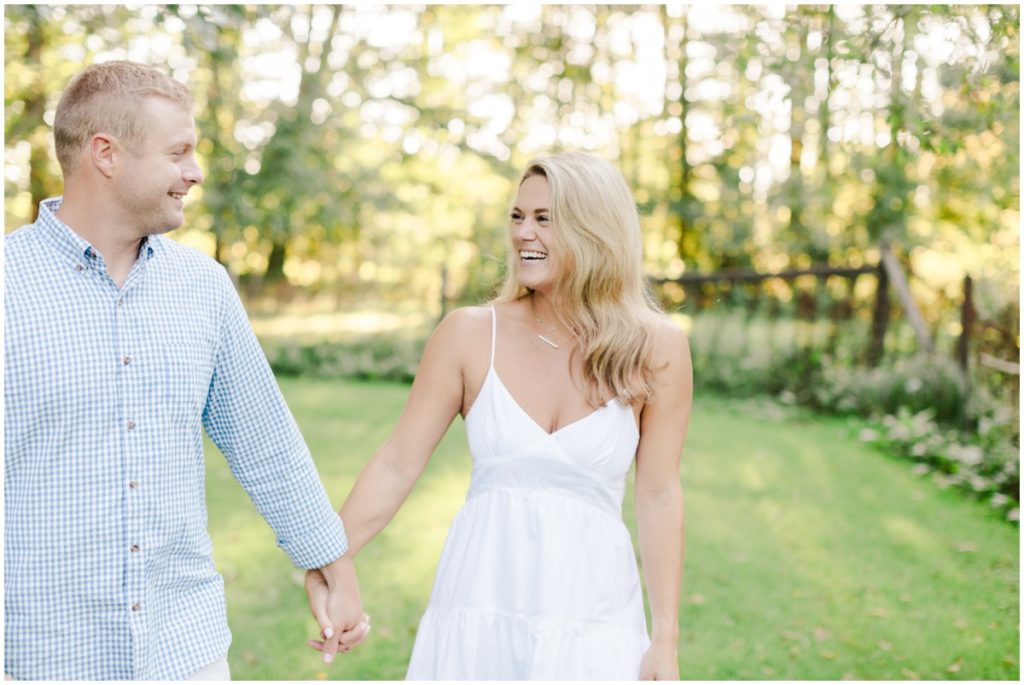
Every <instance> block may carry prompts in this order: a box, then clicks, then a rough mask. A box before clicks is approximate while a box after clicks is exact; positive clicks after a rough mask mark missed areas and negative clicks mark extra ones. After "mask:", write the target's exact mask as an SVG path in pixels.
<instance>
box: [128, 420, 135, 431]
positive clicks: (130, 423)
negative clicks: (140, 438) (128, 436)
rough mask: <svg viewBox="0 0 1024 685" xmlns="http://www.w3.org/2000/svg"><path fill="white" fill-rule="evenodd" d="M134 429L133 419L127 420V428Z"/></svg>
mask: <svg viewBox="0 0 1024 685" xmlns="http://www.w3.org/2000/svg"><path fill="white" fill-rule="evenodd" d="M134 429H135V422H134V421H129V422H128V430H134Z"/></svg>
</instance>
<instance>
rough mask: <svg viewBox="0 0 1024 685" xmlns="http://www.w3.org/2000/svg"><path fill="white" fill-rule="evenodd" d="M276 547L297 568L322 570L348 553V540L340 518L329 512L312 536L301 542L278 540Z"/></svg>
mask: <svg viewBox="0 0 1024 685" xmlns="http://www.w3.org/2000/svg"><path fill="white" fill-rule="evenodd" d="M278 545H280V547H281V549H283V550H284V551H285V553H286V554H287V555H288V557H289V558H290V559H291V560H292V563H293V564H295V566H297V567H298V568H303V569H312V568H323V567H324V566H326V565H327V564H329V563H331V562H332V561H335V560H336V559H337V558H338V557H340V556H341V555H342V554H344V553H345V552H346V551H348V538H347V537H346V536H345V526H344V525H343V524H342V522H341V517H340V516H338V514H336V513H335V512H334V511H331V514H330V516H329V517H327V518H325V519H324V521H323V523H322V524H321V525H320V526H319V527H318V529H317V531H316V532H315V533H314V534H312V535H308V536H306V537H305V538H304V539H302V540H291V541H289V542H284V541H281V540H278Z"/></svg>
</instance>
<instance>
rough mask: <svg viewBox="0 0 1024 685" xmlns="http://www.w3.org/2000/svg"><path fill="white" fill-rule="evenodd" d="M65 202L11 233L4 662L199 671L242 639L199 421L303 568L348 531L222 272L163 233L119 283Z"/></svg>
mask: <svg viewBox="0 0 1024 685" xmlns="http://www.w3.org/2000/svg"><path fill="white" fill-rule="evenodd" d="M59 206H60V198H55V199H51V200H47V201H46V202H44V203H43V204H42V205H41V206H40V208H39V218H38V219H37V220H36V222H35V223H34V224H31V225H29V226H25V227H23V228H21V229H19V230H17V231H15V232H13V233H11V234H10V235H8V236H7V237H6V238H5V240H4V244H5V262H6V264H5V270H6V273H5V278H4V287H5V298H4V372H5V375H4V468H5V474H4V622H5V626H4V628H5V639H4V670H5V672H6V673H9V674H11V675H13V676H14V677H16V678H30V679H89V680H110V679H179V678H183V677H187V676H189V675H190V674H192V673H194V672H196V671H197V670H199V669H201V668H203V667H204V666H206V665H208V664H210V663H212V662H214V661H217V660H218V659H220V658H222V657H224V656H225V655H226V654H227V651H228V645H229V644H230V642H231V634H230V632H229V631H228V626H227V616H226V612H225V604H224V582H223V580H222V579H221V577H220V575H219V574H218V573H217V571H216V570H215V568H214V564H213V557H212V549H211V544H210V537H209V535H208V534H207V530H206V501H205V479H204V476H205V469H204V462H203V445H202V432H201V428H202V427H205V428H206V431H207V433H208V434H209V435H210V437H211V439H212V440H213V442H214V443H215V444H216V445H217V446H218V447H219V448H220V450H221V451H222V452H223V453H224V455H225V456H226V458H227V460H228V463H229V465H230V467H231V471H232V472H233V473H234V475H235V477H236V478H237V479H238V481H239V482H240V483H241V484H242V486H243V487H244V488H245V490H246V491H247V492H248V493H249V495H250V497H252V500H253V502H254V503H255V504H256V507H257V508H258V510H259V511H260V513H261V514H262V515H263V517H264V518H265V519H266V520H267V522H268V523H269V524H270V526H271V527H272V528H273V529H274V532H275V533H276V535H277V538H278V544H279V545H280V546H281V547H282V548H283V549H284V550H285V552H287V554H288V555H289V557H291V559H292V561H293V563H295V565H296V566H299V567H300V568H318V567H320V566H323V565H325V564H326V563H329V562H330V561H332V560H334V559H336V558H337V557H339V556H340V555H341V554H343V553H344V552H345V549H346V546H347V542H346V540H345V533H344V530H343V528H342V525H341V520H340V519H339V518H338V515H337V514H336V513H335V511H334V510H333V509H332V508H331V504H330V502H329V501H328V498H327V495H326V493H325V492H324V488H323V485H322V484H321V482H320V480H319V478H318V476H317V472H316V468H315V466H314V465H313V461H312V459H311V458H310V455H309V451H308V449H307V448H306V444H305V442H304V441H303V439H302V436H301V435H300V434H299V430H298V427H297V426H296V424H295V421H294V419H293V418H292V416H291V414H290V413H289V411H288V408H287V407H286V405H285V403H284V400H283V398H282V397H281V393H280V391H279V389H278V387H277V384H276V382H275V381H274V377H273V375H272V373H271V371H270V367H269V366H268V365H267V361H266V358H265V357H264V355H263V352H262V350H261V349H260V346H259V343H258V342H257V340H256V337H255V335H254V334H253V331H252V328H251V326H250V325H249V322H248V319H247V318H246V315H245V311H244V309H243V308H242V304H241V302H240V300H239V298H238V295H237V293H236V292H235V290H234V287H233V286H232V283H231V281H230V279H229V278H228V275H227V273H226V272H225V270H224V269H223V268H222V267H220V266H219V265H218V264H217V263H216V262H214V261H213V260H212V259H210V258H209V257H206V256H205V255H202V254H201V253H199V252H197V251H195V250H192V249H190V248H187V247H184V246H182V245H179V244H178V243H175V242H174V241H172V240H169V239H167V238H164V237H162V236H153V237H149V238H147V239H146V240H144V242H143V243H142V247H141V250H140V253H139V258H138V260H137V261H136V263H135V264H134V266H133V267H132V270H131V272H130V274H129V276H128V278H127V280H126V281H125V283H124V285H123V287H121V288H120V289H119V288H118V287H117V286H116V285H115V283H114V282H113V280H111V278H110V277H109V275H108V274H107V271H106V268H105V266H104V262H103V258H102V256H101V255H99V254H98V253H97V252H96V251H95V250H94V249H93V248H92V247H91V246H90V245H89V243H88V242H87V241H85V240H84V239H83V238H81V237H80V236H79V235H77V234H76V233H74V232H73V231H72V230H71V229H70V228H69V227H68V226H67V225H65V224H64V223H63V222H61V221H60V220H59V219H57V218H56V217H55V216H54V211H56V209H57V208H58V207H59ZM214 496H216V493H214ZM282 582H286V581H285V579H282ZM295 639H296V641H297V643H298V642H301V640H302V636H301V635H296V636H295Z"/></svg>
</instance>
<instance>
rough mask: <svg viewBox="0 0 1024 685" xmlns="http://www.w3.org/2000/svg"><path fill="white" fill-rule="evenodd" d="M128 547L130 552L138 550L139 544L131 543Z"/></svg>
mask: <svg viewBox="0 0 1024 685" xmlns="http://www.w3.org/2000/svg"><path fill="white" fill-rule="evenodd" d="M129 549H130V550H131V551H132V552H138V551H139V546H138V545H132V546H131V547H129Z"/></svg>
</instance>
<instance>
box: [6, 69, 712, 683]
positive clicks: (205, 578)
mask: <svg viewBox="0 0 1024 685" xmlns="http://www.w3.org/2000/svg"><path fill="white" fill-rule="evenodd" d="M192 106H193V103H192V98H191V96H190V94H189V92H188V90H187V89H186V88H185V87H184V86H183V85H181V84H180V83H178V82H177V81H174V80H173V79H170V78H169V77H167V76H166V75H164V74H162V73H161V72H159V71H157V70H155V69H151V68H149V67H145V66H142V65H138V64H133V63H129V62H109V63H105V64H100V65H94V66H91V67H89V68H87V69H85V70H84V71H83V72H81V73H80V74H78V75H77V76H76V77H75V78H74V79H73V80H72V81H71V82H70V84H69V85H68V87H67V88H66V90H65V92H64V93H63V95H62V97H61V100H60V103H59V105H58V107H57V112H56V117H55V120H54V137H55V143H56V151H57V157H58V160H59V162H60V165H61V169H62V172H63V175H64V195H63V196H62V197H60V198H54V199H50V200H46V201H44V202H43V203H41V205H40V207H39V215H38V217H37V219H36V221H35V222H34V223H33V224H30V225H28V226H25V227H23V228H21V229H19V230H17V231H14V232H13V233H11V234H10V235H8V236H7V237H6V239H5V260H6V269H5V300H4V322H5V327H4V371H5V381H4V402H5V404H4V407H5V408H4V418H5V423H4V440H5V443H4V444H5V447H4V463H5V481H4V485H5V489H4V514H5V519H4V521H5V523H4V534H5V538H4V552H5V554H4V573H5V588H4V589H5V599H4V620H5V628H6V633H5V640H4V664H5V665H4V671H5V673H6V674H7V675H8V676H10V677H13V678H18V679H20V678H26V679H88V680H111V679H160V680H169V679H204V680H205V679H228V678H230V673H229V670H228V665H227V656H226V655H227V652H228V647H229V644H230V640H231V636H230V632H229V630H228V626H227V618H226V612H225V606H224V588H223V580H222V578H221V577H220V575H219V574H218V573H217V571H216V569H215V567H214V564H213V558H212V549H211V542H210V538H209V535H208V533H207V530H206V506H205V490H204V487H205V486H204V477H205V467H204V461H203V450H202V430H203V429H205V430H206V432H207V434H208V435H209V436H210V438H211V439H212V440H213V442H214V443H215V444H216V445H217V446H218V448H219V449H220V450H221V452H223V454H224V456H225V457H226V459H227V460H228V463H229V465H230V468H231V471H232V473H233V474H234V476H235V477H236V478H237V479H238V481H239V482H240V483H241V485H242V486H243V487H244V488H245V490H246V491H247V492H248V494H249V495H250V497H251V498H252V500H253V503H254V504H255V506H256V507H257V509H258V510H259V512H260V513H261V515H262V516H263V517H264V518H265V519H266V521H267V523H268V524H269V525H270V526H271V527H272V528H273V530H274V532H275V534H276V536H277V540H278V544H279V545H280V546H281V548H282V549H283V550H284V551H285V552H286V553H287V554H288V556H289V557H290V559H291V560H292V562H293V563H294V564H295V565H296V566H297V567H299V568H303V569H308V570H307V573H306V591H307V594H308V596H309V602H310V608H311V610H312V612H313V615H314V617H315V618H316V621H317V623H318V625H319V627H320V636H319V639H316V640H310V642H309V644H310V645H311V646H312V647H314V648H315V649H318V650H320V651H321V652H322V653H323V658H324V660H325V661H331V660H332V659H333V657H334V655H335V654H336V653H337V651H339V650H340V651H347V650H349V649H351V648H353V647H355V646H357V645H358V644H359V643H361V642H362V641H363V640H365V639H366V637H367V635H368V634H369V632H370V625H369V619H368V617H367V616H366V615H365V614H364V613H363V608H362V601H361V599H360V594H359V588H358V582H357V579H356V572H355V564H354V560H355V557H356V555H357V554H358V553H359V551H360V550H361V549H362V547H363V546H364V545H366V544H367V543H368V542H369V541H370V540H371V539H372V538H373V537H374V536H375V535H376V534H377V533H379V532H380V531H381V529H383V528H384V526H386V525H387V523H388V522H389V521H390V520H391V518H392V517H393V516H394V515H395V513H396V512H397V511H398V509H399V507H401V505H402V503H403V502H404V501H405V499H406V497H407V496H408V495H409V493H410V491H411V490H412V488H413V486H414V485H415V483H416V481H417V479H418V478H419V476H420V474H421V473H422V472H423V469H424V468H425V466H426V464H427V460H428V459H429V458H430V455H431V453H432V452H433V450H434V448H435V447H436V445H437V444H438V442H439V441H440V439H441V437H442V436H443V435H444V433H445V432H446V431H447V429H448V427H449V426H450V424H451V423H452V421H453V420H454V419H455V417H456V415H461V416H462V417H463V420H464V421H465V426H466V434H467V438H468V441H469V448H470V451H471V453H472V456H473V473H472V478H471V483H470V487H469V492H468V494H467V498H466V502H465V505H464V506H463V507H462V509H461V510H460V511H459V513H458V515H457V516H456V518H455V520H454V522H453V523H452V527H451V530H450V531H449V534H448V538H447V540H446V542H445V546H444V551H443V553H442V556H441V560H440V562H439V566H438V570H437V574H436V577H435V581H434V587H433V592H432V594H431V598H430V602H429V605H428V606H427V609H426V612H425V613H424V615H423V618H422V620H421V622H420V625H419V630H418V632H417V635H416V642H415V646H414V648H413V652H412V655H411V659H410V663H409V669H408V674H407V677H408V678H410V679H445V680H450V679H504V680H518V679H618V680H635V679H662V680H664V679H678V677H679V673H678V652H677V643H678V606H679V594H680V583H681V574H682V564H683V498H682V491H681V488H680V483H679V458H680V454H681V452H682V448H683V442H684V439H685V435H686V428H687V423H688V419H689V412H690V405H691V386H692V382H691V367H690V356H689V349H688V346H687V342H686V338H685V336H684V335H683V333H682V332H681V331H680V330H679V329H678V328H677V327H676V326H675V325H673V324H672V323H671V322H670V321H669V320H668V319H667V317H665V316H664V314H663V313H661V312H660V310H659V309H658V307H657V305H656V304H655V303H654V301H653V299H652V298H651V296H650V294H649V293H648V292H647V289H646V284H645V279H644V275H643V269H642V256H641V252H642V240H641V233H640V224H639V217H638V214H637V210H636V205H635V202H634V200H633V198H632V195H631V193H630V192H629V189H628V188H627V186H626V184H625V182H624V180H623V178H622V176H621V175H620V174H619V173H618V171H616V170H615V169H614V168H613V167H612V166H611V165H610V164H608V163H607V162H605V161H603V160H601V159H599V158H597V157H595V156H593V155H590V154H584V153H562V154H557V155H553V156H549V157H543V158H539V159H536V160H534V161H533V162H531V163H530V164H529V165H528V166H527V169H526V171H525V173H524V174H523V176H522V178H521V180H520V183H519V186H518V190H517V193H516V196H515V198H514V199H513V202H512V206H511V211H510V220H509V229H508V259H507V273H506V276H505V281H504V284H503V285H502V287H501V290H500V292H499V294H498V296H497V297H496V298H495V299H494V300H493V301H492V302H490V303H488V304H487V305H486V306H481V307H466V308H463V309H458V310H456V311H454V312H452V313H451V314H449V315H448V316H447V317H446V318H445V319H444V320H443V321H442V322H441V323H440V324H439V325H438V327H437V329H436V330H435V331H434V333H433V334H432V336H431V337H430V340H429V342H428V343H427V346H426V349H425V350H424V353H423V358H422V360H421V362H420V365H419V368H418V371H417V374H416V379H415V381H414V383H413V386H412V390H411V392H410V395H409V399H408V402H407V404H406V406H405V409H404V411H403V412H402V415H401V417H400V418H399V419H398V423H397V426H396V427H395V429H394V431H393V433H392V434H391V436H390V437H389V438H388V439H387V441H386V442H385V443H384V444H383V445H382V446H381V447H380V448H379V449H378V450H377V451H376V452H375V453H374V454H373V456H372V458H370V460H369V462H368V463H367V465H366V467H365V468H364V469H363V471H362V472H361V474H360V475H359V477H358V479H357V480H356V483H355V486H354V487H353V489H352V491H351V492H350V493H349V494H348V496H347V498H346V499H345V502H344V505H343V506H342V508H341V511H340V516H339V515H338V513H337V512H335V511H334V510H333V509H332V507H331V504H330V501H329V499H328V497H327V494H326V492H325V491H324V488H323V485H322V484H321V482H320V480H319V477H318V475H317V472H316V469H315V467H314V465H313V461H312V459H311V457H310V454H309V451H308V449H307V447H306V445H305V442H304V440H303V438H302V436H301V434H300V433H299V430H298V427H297V426H296V423H295V421H294V419H293V418H292V416H291V413H290V412H289V410H288V408H287V406H286V405H285V402H284V399H283V398H282V396H281V393H280V391H279V389H278V387H277V384H276V382H275V380H274V377H273V375H272V373H271V370H270V368H269V366H268V364H267V361H266V359H265V357H264V355H263V353H262V351H261V349H260V346H259V343H258V341H257V340H256V337H255V335H254V334H253V331H252V328H251V327H250V325H249V322H248V319H247V317H246V314H245V311H244V309H243V307H242V304H241V301H240V300H239V298H238V295H237V293H236V292H235V289H234V287H233V286H232V283H231V281H230V279H229V277H228V275H227V273H226V271H225V270H224V269H223V268H222V267H221V266H219V265H218V264H217V263H216V262H214V261H213V260H211V259H210V258H208V257H206V256H205V255H202V254H200V253H198V252H196V251H194V250H191V249H189V248H186V247H184V246H181V245H180V244H178V243H176V242H174V241H171V240H168V239H167V238H166V237H164V236H163V235H162V234H164V233H166V232H168V231H171V230H173V229H175V228H177V227H179V226H180V225H181V224H182V223H183V221H184V215H183V213H182V208H183V198H184V197H185V195H186V194H187V193H188V191H189V189H190V188H191V187H192V186H194V185H197V184H199V183H201V182H202V172H201V171H200V169H199V166H198V165H197V163H196V159H195V156H194V152H195V147H196V142H197V140H196V132H195V129H194V123H193V119H192V114H191V110H192ZM634 465H635V469H636V476H635V498H634V499H635V506H636V521H637V528H638V532H639V540H638V543H639V552H640V560H641V562H642V567H643V573H644V579H645V585H646V588H647V595H648V599H649V605H650V632H648V624H647V620H646V618H645V615H644V602H643V591H642V588H641V582H640V573H639V569H638V566H637V561H636V556H635V553H634V548H633V542H632V540H631V538H630V534H629V531H628V530H627V528H626V527H625V525H624V524H623V521H622V511H621V509H622V499H623V494H624V490H625V482H626V477H627V475H628V472H629V470H630V469H631V468H632V467H633V466H634Z"/></svg>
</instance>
